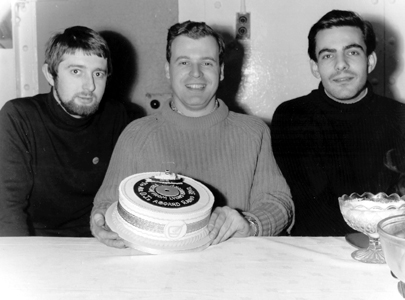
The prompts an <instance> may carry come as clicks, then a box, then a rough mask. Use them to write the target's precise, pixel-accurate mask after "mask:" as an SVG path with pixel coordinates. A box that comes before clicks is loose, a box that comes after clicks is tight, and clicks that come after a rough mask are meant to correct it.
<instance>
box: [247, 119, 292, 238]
mask: <svg viewBox="0 0 405 300" xmlns="http://www.w3.org/2000/svg"><path fill="white" fill-rule="evenodd" d="M264 127H265V130H264V131H263V134H262V141H261V145H260V148H259V152H258V159H257V166H256V172H255V176H254V180H253V186H252V192H251V199H250V210H249V211H248V212H245V213H244V214H245V215H247V216H251V217H254V218H255V219H256V221H258V222H257V223H258V226H259V235H260V236H271V235H279V234H280V233H282V232H283V230H285V229H286V228H287V226H288V225H290V226H289V229H288V230H287V231H289V230H290V229H291V227H292V225H293V224H294V221H293V220H294V204H293V201H292V199H291V193H290V189H289V187H288V185H287V182H286V180H285V179H284V177H283V175H282V174H281V171H280V169H279V167H278V166H277V163H276V160H275V158H274V156H273V152H272V149H271V140H270V130H269V128H268V127H267V126H264Z"/></svg>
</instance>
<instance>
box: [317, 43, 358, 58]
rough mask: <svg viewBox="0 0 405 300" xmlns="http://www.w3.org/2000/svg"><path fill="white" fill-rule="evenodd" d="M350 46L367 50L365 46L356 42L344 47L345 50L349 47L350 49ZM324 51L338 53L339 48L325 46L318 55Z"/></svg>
mask: <svg viewBox="0 0 405 300" xmlns="http://www.w3.org/2000/svg"><path fill="white" fill-rule="evenodd" d="M350 48H358V49H361V50H362V51H363V52H365V51H364V48H363V46H361V45H359V44H356V43H353V44H350V45H347V46H345V47H344V48H343V50H347V49H350ZM324 52H330V53H336V52H337V50H336V49H330V48H323V49H321V50H319V52H318V56H320V55H321V54H322V53H324Z"/></svg>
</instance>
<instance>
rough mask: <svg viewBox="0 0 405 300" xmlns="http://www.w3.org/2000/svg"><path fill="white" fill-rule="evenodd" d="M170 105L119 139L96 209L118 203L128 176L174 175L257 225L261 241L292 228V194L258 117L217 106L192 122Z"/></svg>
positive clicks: (221, 104) (140, 122)
mask: <svg viewBox="0 0 405 300" xmlns="http://www.w3.org/2000/svg"><path fill="white" fill-rule="evenodd" d="M169 102H170V101H167V102H165V104H164V105H163V106H162V109H161V111H160V112H159V113H156V114H154V115H150V116H147V117H144V118H141V119H138V120H136V121H134V122H132V123H131V124H130V125H128V127H127V128H126V129H125V130H124V132H123V133H122V135H121V136H120V138H119V140H118V142H117V146H116V148H115V150H114V153H113V156H112V158H111V163H110V166H109V168H108V171H107V174H106V177H105V179H104V182H103V184H102V186H101V188H100V190H99V192H98V193H97V196H96V198H95V209H97V208H104V209H105V208H106V207H108V206H109V205H111V204H112V203H113V202H115V201H117V200H118V186H119V184H120V182H121V181H122V180H123V179H124V178H125V177H127V176H130V175H133V174H135V173H142V172H156V171H163V170H164V166H162V163H166V162H174V167H173V169H172V171H174V172H176V173H178V174H182V175H185V176H188V177H191V178H193V179H196V180H198V181H199V182H201V183H203V184H204V185H206V186H207V187H208V188H209V189H210V190H211V191H212V193H213V194H214V197H215V203H214V206H224V205H227V206H229V207H231V208H234V209H238V210H239V211H241V212H243V213H244V214H246V215H250V216H252V217H254V218H256V220H257V221H258V224H259V235H276V234H279V233H281V232H282V231H283V230H284V229H286V227H287V226H288V225H289V224H291V222H292V219H293V203H292V201H291V195H290V190H289V188H288V186H287V184H286V181H285V179H284V177H283V176H282V175H281V173H280V170H279V168H278V166H277V164H276V162H275V159H274V157H273V154H272V150H271V142H270V131H269V128H268V127H267V125H266V124H265V123H264V122H263V121H262V120H260V119H259V118H257V117H253V116H247V115H242V114H237V113H234V112H230V111H229V110H228V107H227V106H226V105H225V103H224V102H223V101H221V100H219V104H220V105H219V107H218V109H216V110H215V111H214V112H212V113H211V114H209V115H206V116H203V117H198V118H193V117H187V116H184V115H181V114H179V113H177V112H174V111H173V110H172V109H171V108H170V104H169Z"/></svg>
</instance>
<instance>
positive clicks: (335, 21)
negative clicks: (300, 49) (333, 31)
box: [308, 10, 376, 62]
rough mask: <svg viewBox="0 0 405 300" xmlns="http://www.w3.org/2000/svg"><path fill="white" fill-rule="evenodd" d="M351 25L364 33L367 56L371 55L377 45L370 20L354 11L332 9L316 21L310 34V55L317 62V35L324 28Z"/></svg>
mask: <svg viewBox="0 0 405 300" xmlns="http://www.w3.org/2000/svg"><path fill="white" fill-rule="evenodd" d="M343 26H351V27H357V28H359V29H360V30H361V32H362V33H363V39H364V43H365V44H366V51H367V56H369V55H370V54H371V53H373V51H374V50H375V47H376V37H375V33H374V29H373V26H372V25H371V23H370V22H368V21H365V20H363V19H362V18H361V17H360V16H359V15H358V14H356V13H355V12H352V11H345V10H332V11H330V12H328V13H327V14H326V15H324V16H323V17H322V18H321V19H320V20H319V21H318V22H316V23H315V24H314V25H313V26H312V28H311V30H310V31H309V34H308V54H309V57H310V58H311V59H312V60H313V61H315V62H317V57H316V53H315V49H316V35H317V34H318V32H319V31H321V30H323V29H329V28H332V27H343Z"/></svg>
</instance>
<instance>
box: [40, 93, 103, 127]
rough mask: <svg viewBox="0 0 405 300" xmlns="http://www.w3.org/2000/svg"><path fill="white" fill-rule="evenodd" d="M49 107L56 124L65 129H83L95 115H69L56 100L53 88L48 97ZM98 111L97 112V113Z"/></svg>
mask: <svg viewBox="0 0 405 300" xmlns="http://www.w3.org/2000/svg"><path fill="white" fill-rule="evenodd" d="M46 101H47V103H46V104H47V107H48V109H49V113H50V116H51V118H52V119H53V121H54V123H55V124H56V126H58V127H60V128H65V129H74V130H81V129H83V128H85V127H87V125H88V124H89V123H90V122H91V121H92V119H93V118H94V115H91V116H88V117H84V118H75V117H72V116H71V115H69V114H68V113H67V112H66V111H65V110H64V109H63V108H62V107H61V106H60V104H59V103H58V101H56V99H55V97H54V95H53V89H52V90H51V92H50V93H49V94H48V97H47V100H46ZM97 113H98V111H97V112H96V114H97Z"/></svg>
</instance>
